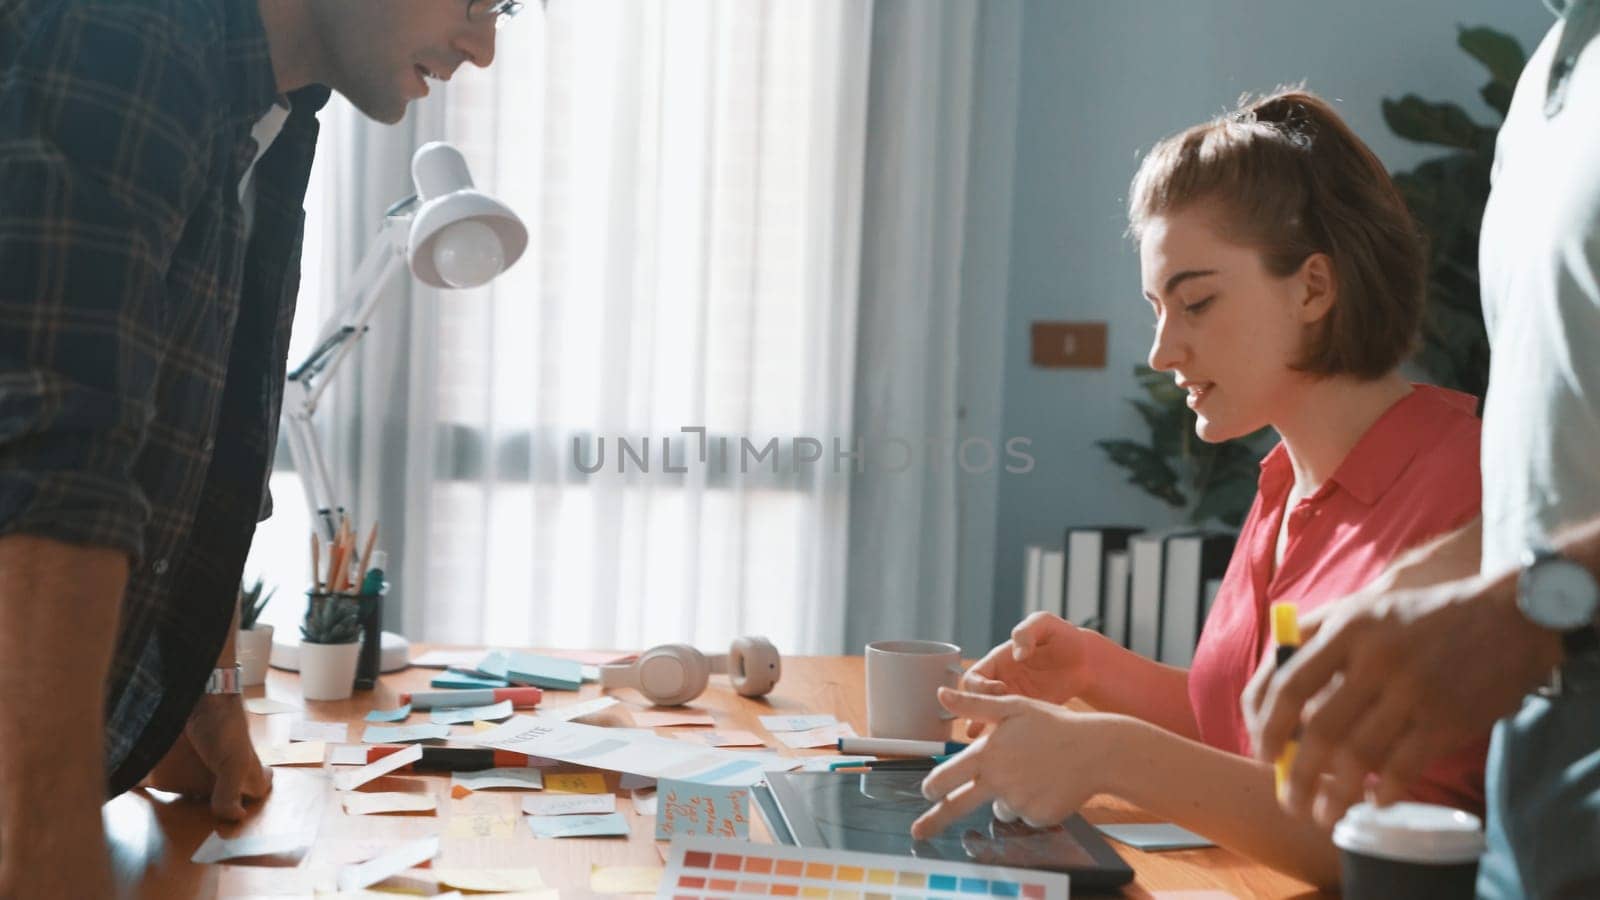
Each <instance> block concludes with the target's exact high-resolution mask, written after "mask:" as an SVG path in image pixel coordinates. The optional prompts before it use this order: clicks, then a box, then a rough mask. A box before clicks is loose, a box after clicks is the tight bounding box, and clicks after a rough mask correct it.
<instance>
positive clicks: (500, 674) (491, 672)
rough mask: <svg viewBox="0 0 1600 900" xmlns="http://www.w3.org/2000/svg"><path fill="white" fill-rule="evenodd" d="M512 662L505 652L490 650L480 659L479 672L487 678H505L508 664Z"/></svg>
mask: <svg viewBox="0 0 1600 900" xmlns="http://www.w3.org/2000/svg"><path fill="white" fill-rule="evenodd" d="M510 663H511V660H510V659H508V658H507V657H506V655H505V654H504V653H501V652H500V651H499V650H490V651H489V652H488V653H485V654H484V655H483V659H480V660H478V665H477V674H479V675H482V676H484V677H485V678H505V677H506V666H508V665H510Z"/></svg>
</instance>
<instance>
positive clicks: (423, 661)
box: [411, 650, 483, 669]
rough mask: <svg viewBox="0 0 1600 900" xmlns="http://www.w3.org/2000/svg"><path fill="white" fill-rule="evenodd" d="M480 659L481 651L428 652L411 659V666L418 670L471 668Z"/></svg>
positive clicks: (481, 656)
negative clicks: (455, 667) (456, 667)
mask: <svg viewBox="0 0 1600 900" xmlns="http://www.w3.org/2000/svg"><path fill="white" fill-rule="evenodd" d="M482 658H483V651H482V650H429V651H428V652H427V653H424V654H422V655H421V656H419V657H417V658H416V659H413V660H412V661H411V664H412V665H413V666H416V667H417V668H419V669H447V668H449V667H451V666H471V665H473V664H474V663H476V662H477V661H478V660H480V659H482Z"/></svg>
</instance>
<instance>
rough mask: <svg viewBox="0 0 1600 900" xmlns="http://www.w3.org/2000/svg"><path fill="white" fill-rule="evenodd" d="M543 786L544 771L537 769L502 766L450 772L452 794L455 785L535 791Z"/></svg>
mask: <svg viewBox="0 0 1600 900" xmlns="http://www.w3.org/2000/svg"><path fill="white" fill-rule="evenodd" d="M543 786H544V773H543V772H541V771H540V770H538V769H529V768H521V767H517V768H512V767H502V768H498V769H484V770H482V771H479V772H452V773H451V774H450V787H451V794H452V796H454V795H455V791H454V789H455V788H456V787H463V788H466V789H467V790H469V791H487V790H491V789H495V788H509V789H511V790H519V791H537V790H539V789H540V788H541V787H543Z"/></svg>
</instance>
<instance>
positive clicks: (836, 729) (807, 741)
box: [777, 722, 856, 750]
mask: <svg viewBox="0 0 1600 900" xmlns="http://www.w3.org/2000/svg"><path fill="white" fill-rule="evenodd" d="M855 736H856V730H855V729H854V728H851V727H850V723H849V722H835V723H833V724H832V725H823V726H822V727H820V728H813V729H811V730H809V731H784V732H780V733H779V734H778V736H777V737H778V740H780V741H782V742H783V744H784V746H786V747H788V748H790V749H791V750H803V749H806V748H808V747H836V746H838V744H839V739H840V738H847V737H855Z"/></svg>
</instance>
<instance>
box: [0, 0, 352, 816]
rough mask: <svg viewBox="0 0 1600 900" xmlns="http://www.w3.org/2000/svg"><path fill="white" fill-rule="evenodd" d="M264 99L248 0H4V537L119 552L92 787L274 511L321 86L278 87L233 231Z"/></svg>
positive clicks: (155, 712)
mask: <svg viewBox="0 0 1600 900" xmlns="http://www.w3.org/2000/svg"><path fill="white" fill-rule="evenodd" d="M277 96H278V91H277V87H276V83H275V79H274V76H273V70H272V65H271V62H270V60H269V57H268V53H267V38H266V33H265V31H264V30H263V27H262V23H261V19H260V16H259V13H258V11H257V0H13V2H10V3H5V4H0V534H12V533H27V534H33V535H42V536H46V537H51V538H55V539H58V540H63V541H68V542H72V543H77V544H84V545H94V546H102V547H112V548H117V549H121V550H124V551H126V552H127V553H128V554H129V556H130V559H131V561H132V571H131V576H130V579H129V581H128V585H127V590H126V593H125V594H124V596H123V597H122V607H121V610H120V618H121V626H120V633H119V635H118V638H117V645H116V656H115V659H114V660H113V663H112V667H111V675H110V680H109V681H108V683H107V685H106V701H107V707H106V710H107V717H108V720H107V756H106V764H107V775H108V779H109V785H110V790H111V792H112V793H117V792H120V791H122V790H125V789H126V788H128V787H130V786H131V785H132V784H134V783H136V782H137V781H138V780H139V779H140V778H141V777H142V776H143V775H144V774H145V773H146V772H147V771H149V769H150V768H151V766H153V765H154V764H155V762H156V761H158V760H159V759H160V758H161V756H162V755H163V754H164V753H165V752H166V750H167V749H168V748H169V747H170V746H171V744H172V741H173V740H174V739H175V738H176V736H177V735H178V733H179V731H180V730H181V729H182V727H183V723H184V721H185V720H186V718H187V716H188V714H189V711H190V709H191V708H192V707H193V705H194V703H195V701H196V699H197V698H198V697H199V695H200V693H201V691H202V690H203V687H204V684H205V680H206V677H207V675H208V674H209V673H210V671H211V669H212V667H213V666H214V665H215V664H216V657H217V653H218V651H219V650H220V648H221V646H222V643H223V640H224V638H225V637H226V631H227V628H228V626H229V623H230V621H231V617H232V613H233V608H234V605H235V603H236V597H237V591H238V586H239V576H240V573H241V570H242V569H243V567H244V559H245V554H246V551H247V550H248V549H249V546H250V539H251V536H252V534H253V533H254V530H255V524H256V521H257V519H258V517H264V515H265V513H266V512H267V511H268V510H269V509H270V500H269V498H268V497H267V493H266V478H267V475H268V471H269V468H270V462H271V457H272V450H273V447H274V444H275V441H276V436H277V421H278V409H279V405H280V403H281V400H282V385H283V379H284V355H285V353H286V351H287V349H288V343H289V326H290V322H291V320H292V319H293V316H294V301H295V295H296V292H297V290H298V286H299V263H300V242H301V229H302V224H303V221H304V213H303V212H302V210H301V203H302V201H303V199H304V196H305V189H306V182H307V180H308V178H309V175H310V170H311V159H312V154H313V152H314V150H315V146H316V136H317V120H316V118H315V113H316V111H317V110H318V109H320V108H321V106H322V105H323V103H325V102H326V100H327V97H328V92H327V90H326V89H325V88H321V87H315V88H308V89H306V90H302V91H298V92H295V93H294V94H291V95H290V97H289V100H290V103H291V104H292V112H291V114H290V116H289V119H288V121H287V122H286V123H285V126H284V129H283V131H282V132H281V134H280V135H279V137H278V139H277V140H276V141H275V142H274V143H273V144H272V146H271V148H270V150H269V151H268V152H267V153H266V154H265V155H264V156H263V157H262V158H261V160H260V161H259V163H258V164H257V169H256V175H255V177H256V192H257V193H256V204H255V227H254V230H253V232H252V236H251V237H250V239H249V243H248V246H247V245H246V237H245V234H246V232H245V222H244V218H243V213H242V211H241V208H240V202H239V183H240V178H241V177H242V176H243V174H244V172H245V171H246V169H247V167H248V165H249V163H250V161H251V160H252V159H253V158H254V156H255V150H256V147H255V142H254V141H253V139H252V138H251V136H250V130H251V127H252V125H253V124H254V123H255V122H256V121H257V120H258V119H259V118H260V117H261V116H262V115H263V114H264V113H265V112H266V111H267V110H268V108H269V107H270V106H271V105H272V104H273V103H274V102H275V100H276V99H277ZM107 599H108V601H110V598H107ZM4 600H5V601H6V602H12V603H38V602H50V598H44V597H8V598H4ZM116 612H117V611H115V610H113V609H110V608H107V609H103V610H98V611H95V610H78V611H63V614H64V615H107V616H109V615H113V614H115V613H116Z"/></svg>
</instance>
